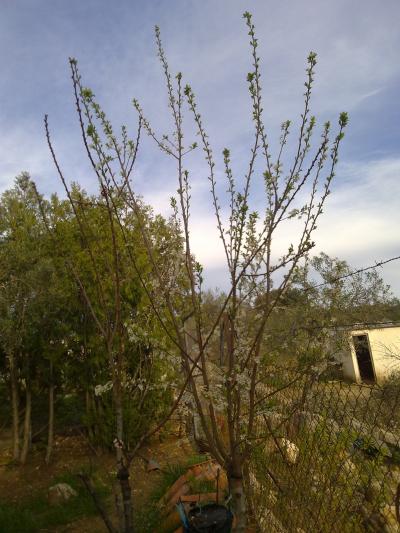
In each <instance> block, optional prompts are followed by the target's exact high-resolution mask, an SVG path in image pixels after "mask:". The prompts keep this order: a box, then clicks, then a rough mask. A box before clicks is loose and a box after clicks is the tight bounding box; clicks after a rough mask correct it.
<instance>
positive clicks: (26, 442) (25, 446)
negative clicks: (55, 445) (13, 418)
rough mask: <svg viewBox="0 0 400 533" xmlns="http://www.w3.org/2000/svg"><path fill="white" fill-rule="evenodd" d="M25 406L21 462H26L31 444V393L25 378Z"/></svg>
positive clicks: (28, 382)
mask: <svg viewBox="0 0 400 533" xmlns="http://www.w3.org/2000/svg"><path fill="white" fill-rule="evenodd" d="M25 397H26V406H25V420H24V439H23V443H22V451H21V463H22V464H25V463H26V458H27V456H28V452H29V448H30V446H31V425H32V422H31V414H32V393H31V384H30V381H29V379H27V380H26V391H25Z"/></svg>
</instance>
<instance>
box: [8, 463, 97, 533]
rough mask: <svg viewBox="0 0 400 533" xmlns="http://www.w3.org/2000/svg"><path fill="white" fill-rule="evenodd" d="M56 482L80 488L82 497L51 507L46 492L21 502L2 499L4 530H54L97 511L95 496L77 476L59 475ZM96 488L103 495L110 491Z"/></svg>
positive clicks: (28, 532)
mask: <svg viewBox="0 0 400 533" xmlns="http://www.w3.org/2000/svg"><path fill="white" fill-rule="evenodd" d="M56 483H68V484H69V485H71V486H72V488H73V489H74V490H76V491H77V493H78V496H77V497H74V498H71V499H70V500H69V501H68V502H65V503H63V504H62V505H56V506H49V503H48V501H47V496H46V494H45V493H40V494H38V495H36V496H34V497H32V498H30V499H28V500H25V501H21V502H18V503H10V502H4V501H3V502H0V533H22V532H24V533H36V532H39V531H43V530H49V529H50V530H54V528H56V527H58V526H62V525H64V524H69V523H71V522H73V521H74V520H77V519H79V518H82V517H84V516H93V515H95V514H96V513H97V510H96V508H95V506H94V504H93V499H92V497H91V496H90V494H89V493H88V492H87V490H86V489H85V488H84V487H83V485H82V484H81V483H80V481H79V480H78V478H77V476H76V475H74V474H72V473H71V474H64V475H62V476H58V477H57V478H55V479H54V480H53V484H56ZM96 490H97V492H98V494H99V495H100V496H103V497H104V496H105V495H106V494H107V491H106V490H105V489H104V486H103V485H101V486H97V487H96Z"/></svg>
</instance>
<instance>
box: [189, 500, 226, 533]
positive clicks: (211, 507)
mask: <svg viewBox="0 0 400 533" xmlns="http://www.w3.org/2000/svg"><path fill="white" fill-rule="evenodd" d="M187 519H188V526H187V529H186V531H187V533H230V532H231V531H232V521H233V515H232V513H231V512H230V510H229V509H227V508H226V507H225V506H224V505H218V504H216V503H209V504H206V505H203V506H202V507H195V508H194V509H192V510H191V511H189V514H188V517H187Z"/></svg>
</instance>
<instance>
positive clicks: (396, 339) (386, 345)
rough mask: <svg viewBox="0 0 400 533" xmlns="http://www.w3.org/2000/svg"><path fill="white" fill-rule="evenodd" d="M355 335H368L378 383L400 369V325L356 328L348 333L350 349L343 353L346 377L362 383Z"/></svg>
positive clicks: (342, 359) (342, 358) (342, 360)
mask: <svg viewBox="0 0 400 533" xmlns="http://www.w3.org/2000/svg"><path fill="white" fill-rule="evenodd" d="M354 335H367V337H368V341H369V345H370V350H371V356H372V364H373V367H374V372H375V377H376V380H377V382H378V383H382V382H383V381H384V380H385V379H386V378H387V377H388V376H389V375H390V374H391V373H392V372H395V371H400V327H382V328H378V327H377V328H373V329H372V328H371V329H354V330H352V331H350V332H348V333H347V344H348V346H349V349H348V350H344V351H343V353H342V355H341V362H342V364H343V374H344V377H345V378H347V379H349V380H351V381H356V382H357V383H361V378H360V372H359V369H358V363H357V357H356V352H355V349H354V343H353V339H352V337H353V336H354Z"/></svg>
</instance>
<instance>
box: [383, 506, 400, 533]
mask: <svg viewBox="0 0 400 533" xmlns="http://www.w3.org/2000/svg"><path fill="white" fill-rule="evenodd" d="M381 513H382V515H383V517H384V519H385V522H386V524H385V525H386V531H387V532H388V533H389V532H390V533H398V531H399V523H398V522H397V519H396V507H395V506H394V505H385V506H384V508H383V509H382V510H381Z"/></svg>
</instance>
